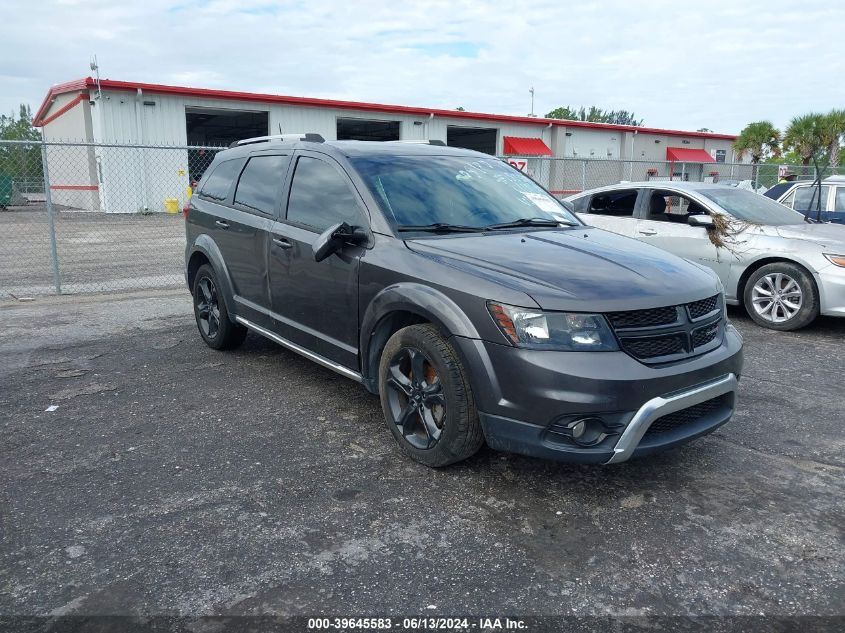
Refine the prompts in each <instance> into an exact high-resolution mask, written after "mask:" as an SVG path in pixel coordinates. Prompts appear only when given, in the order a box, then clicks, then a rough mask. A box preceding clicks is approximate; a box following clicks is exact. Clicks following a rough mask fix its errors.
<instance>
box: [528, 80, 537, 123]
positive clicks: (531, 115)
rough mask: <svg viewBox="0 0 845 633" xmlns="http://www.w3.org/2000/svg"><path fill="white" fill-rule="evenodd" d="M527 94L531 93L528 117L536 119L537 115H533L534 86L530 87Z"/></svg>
mask: <svg viewBox="0 0 845 633" xmlns="http://www.w3.org/2000/svg"><path fill="white" fill-rule="evenodd" d="M528 92H530V93H531V114H529V115H528V116H530V117H536V116H537V115H536V114H534V86H531V88H530V89H529V90H528Z"/></svg>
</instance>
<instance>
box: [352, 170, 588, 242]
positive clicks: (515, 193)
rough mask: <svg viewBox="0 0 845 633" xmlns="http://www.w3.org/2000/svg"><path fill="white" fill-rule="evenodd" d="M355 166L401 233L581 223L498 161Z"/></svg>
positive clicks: (515, 171)
mask: <svg viewBox="0 0 845 633" xmlns="http://www.w3.org/2000/svg"><path fill="white" fill-rule="evenodd" d="M352 163H353V165H354V166H355V168H356V170H357V171H358V173H359V174H361V176H362V177H363V179H364V181H365V182H366V183H367V186H368V187H369V188H370V190H371V191H372V193H373V195H374V196H375V198H376V199H377V200H378V201H379V204H380V205H381V206H382V208H383V209H384V212H385V214H386V215H387V216H388V217H389V218H391V219H392V220H394V221H395V222H396V224H397V226H398V227H399V228H400V229H402V228H403V227H405V228H406V230H407V229H409V228H414V227H417V228H420V227H429V226H433V225H436V228H438V229H441V230H444V231H448V229H449V227H452V226H454V227H462V228H463V229H464V230H467V229H481V228H483V227H489V226H491V225H494V224H506V223H511V222H519V221H523V222H524V225H525V226H530V225H531V223H532V222H533V223H536V224H537V225H539V226H542V225H543V224H544V223H545V224H546V225H548V224H552V226H555V224H553V223H556V222H560V223H564V224H572V225H580V224H581V222H580V221H579V220H578V219H577V218H576V217H575V216H574V215H573V214H572V213H570V212H569V211H568V210H567V209H566V208H565V207H564V206H563V205H562V204H561V203H560V202H559V201H558V200H557V199H556V198H554V197H553V196H551V195H549V194H548V193H547V192H546V191H544V190H543V188H542V187H540V186H539V185H537V184H536V183H535V182H534V181H533V180H531V179H530V178H529V177H527V176H525V175H524V174H521V173H520V172H518V171H517V170H516V169H514V168H513V167H511V166H509V165H506V164H505V163H504V162H502V161H500V160H497V159H495V158H489V159H488V158H477V157H474V156H367V157H358V158H353V159H352ZM499 228H509V227H499Z"/></svg>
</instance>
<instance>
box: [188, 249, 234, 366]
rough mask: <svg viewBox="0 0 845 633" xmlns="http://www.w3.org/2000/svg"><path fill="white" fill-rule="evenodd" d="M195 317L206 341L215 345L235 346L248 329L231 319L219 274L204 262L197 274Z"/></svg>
mask: <svg viewBox="0 0 845 633" xmlns="http://www.w3.org/2000/svg"><path fill="white" fill-rule="evenodd" d="M193 295H194V317H195V318H196V321H197V329H198V330H199V332H200V336H202V340H204V341H205V344H206V345H208V346H209V347H210V348H212V349H218V350H222V349H232V348H234V347H237V346H238V345H240V344H241V343H243V342H244V339H245V338H246V334H247V330H246V328H245V327H244V326H242V325H240V324H238V323H233V322H232V321H231V320H229V311H228V310H227V309H226V300H225V298H224V297H223V294H222V292H221V291H220V284H219V283H218V282H217V274H216V273H215V272H214V269H213V268H212V267H211V266H210V265H209V264H203V265H202V266H200V267H199V270H197V274H196V276H195V277H194V288H193Z"/></svg>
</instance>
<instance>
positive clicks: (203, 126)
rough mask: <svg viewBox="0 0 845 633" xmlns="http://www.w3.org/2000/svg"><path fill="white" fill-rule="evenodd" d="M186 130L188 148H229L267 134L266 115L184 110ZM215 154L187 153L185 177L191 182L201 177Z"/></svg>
mask: <svg viewBox="0 0 845 633" xmlns="http://www.w3.org/2000/svg"><path fill="white" fill-rule="evenodd" d="M185 128H186V130H187V132H188V145H213V146H215V147H228V146H229V145H230V144H231V143H233V142H234V141H239V140H241V139H244V138H252V137H254V136H266V135H267V134H268V133H269V128H270V125H269V114H268V113H267V112H251V111H246V110H210V109H206V108H186V109H185ZM215 153H216V152H212V151H207V150H195V149H191V150H188V174H189V177H190V179H191V181H196V180H199V179H200V178H202V175H203V172H205V170H206V168H207V167H208V165H209V164H210V163H211V159H212V158H214V154H215Z"/></svg>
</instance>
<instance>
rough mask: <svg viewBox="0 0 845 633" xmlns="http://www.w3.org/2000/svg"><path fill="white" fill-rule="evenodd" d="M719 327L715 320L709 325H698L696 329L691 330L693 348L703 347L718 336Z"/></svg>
mask: <svg viewBox="0 0 845 633" xmlns="http://www.w3.org/2000/svg"><path fill="white" fill-rule="evenodd" d="M720 327H721V325H720V323H719V322H718V321H717V322H716V323H711V324H710V325H705V326H704V327H700V328H698V329H697V330H693V333H692V346H693V348H695V347H704V346H705V345H707V344H708V343H710V342H712V341H713V340H714V339H715V338H716V337H717V336H718V334H719V328H720Z"/></svg>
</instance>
